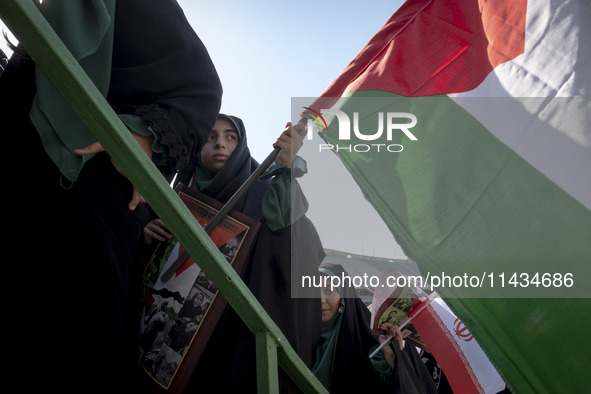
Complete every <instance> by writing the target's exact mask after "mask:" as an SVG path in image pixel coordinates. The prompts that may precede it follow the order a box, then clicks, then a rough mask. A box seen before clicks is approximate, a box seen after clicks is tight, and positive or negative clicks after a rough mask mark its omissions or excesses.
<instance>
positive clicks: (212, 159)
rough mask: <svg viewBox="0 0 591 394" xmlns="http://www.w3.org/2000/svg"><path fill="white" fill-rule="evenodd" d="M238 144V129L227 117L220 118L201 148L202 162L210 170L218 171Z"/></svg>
mask: <svg viewBox="0 0 591 394" xmlns="http://www.w3.org/2000/svg"><path fill="white" fill-rule="evenodd" d="M237 146H238V131H237V130H236V128H235V127H234V125H233V124H232V123H231V122H229V121H227V120H226V119H218V120H217V121H216V122H215V126H213V130H212V131H211V134H210V135H209V139H208V140H207V142H206V143H205V145H204V146H203V148H202V149H201V162H202V163H203V165H204V166H205V168H207V169H208V170H209V171H212V172H218V171H219V170H221V168H222V167H223V166H224V164H226V161H227V160H228V158H229V157H230V155H231V154H232V152H234V149H236V147H237Z"/></svg>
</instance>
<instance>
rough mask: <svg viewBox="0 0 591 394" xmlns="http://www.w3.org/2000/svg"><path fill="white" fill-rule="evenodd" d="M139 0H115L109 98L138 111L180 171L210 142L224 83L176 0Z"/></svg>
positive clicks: (116, 104)
mask: <svg viewBox="0 0 591 394" xmlns="http://www.w3.org/2000/svg"><path fill="white" fill-rule="evenodd" d="M139 2H142V3H143V2H144V1H143V0H125V1H117V2H116V11H115V39H114V43H113V63H112V72H111V84H110V87H109V94H108V100H109V103H110V104H111V105H112V106H113V107H114V108H115V110H116V112H119V113H128V114H135V115H138V116H140V117H141V118H142V119H143V120H144V122H145V123H146V124H147V125H148V126H150V127H151V128H152V130H153V131H154V132H155V133H156V135H157V138H158V141H159V143H160V144H161V146H162V147H163V149H165V150H166V153H167V154H168V156H169V165H170V167H171V170H172V171H175V170H180V169H182V168H183V167H184V166H185V165H187V164H188V163H189V160H190V159H191V158H192V157H195V156H196V154H197V153H198V152H199V151H200V150H201V147H202V146H203V144H204V143H205V141H207V138H208V137H209V133H210V132H211V129H212V128H213V125H214V123H215V117H216V115H217V113H218V112H219V109H220V105H221V96H222V86H221V83H220V80H219V77H218V74H217V72H216V70H215V67H214V64H213V62H212V60H211V58H210V57H209V54H208V52H207V49H206V48H205V46H204V45H203V43H202V42H201V40H200V39H199V37H198V36H197V35H196V33H195V32H194V30H193V28H192V27H191V25H190V24H189V22H188V21H187V19H186V17H185V15H184V13H183V11H182V9H181V8H180V6H179V5H178V4H177V3H176V1H170V0H151V1H150V3H151V5H152V6H150V7H145V6H138V5H137V3H139ZM129 18H133V19H134V20H137V21H141V22H140V23H130V21H129ZM154 26H158V27H159V28H158V29H154ZM165 175H166V174H165Z"/></svg>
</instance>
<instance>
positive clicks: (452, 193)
mask: <svg viewBox="0 0 591 394" xmlns="http://www.w3.org/2000/svg"><path fill="white" fill-rule="evenodd" d="M590 21H591V6H590V4H589V2H588V1H585V0H578V1H568V0H566V1H564V0H560V1H550V0H535V1H534V0H531V1H525V0H491V1H468V0H445V1H443V0H431V1H428V0H409V1H407V2H406V3H404V4H403V5H402V6H401V8H400V9H399V10H398V11H396V13H395V14H394V15H393V16H392V17H391V18H390V20H389V21H388V22H387V23H386V24H385V25H384V26H383V27H382V29H381V30H380V31H379V32H378V33H377V34H376V35H375V36H374V37H373V38H372V39H371V40H370V41H369V42H368V44H367V45H366V46H365V47H364V48H363V49H362V50H361V52H360V53H359V54H358V55H357V57H356V58H355V59H353V60H352V62H351V63H350V64H349V65H348V66H347V67H346V68H345V70H344V71H343V72H342V73H341V75H340V76H339V77H338V78H337V79H336V80H335V81H334V82H333V83H332V84H331V86H329V87H328V89H327V90H326V91H325V92H324V93H323V94H322V96H321V97H320V98H319V99H317V100H316V101H315V102H313V103H312V104H311V105H309V114H311V115H312V114H313V115H314V117H316V119H318V120H320V117H319V116H321V117H322V120H326V121H327V125H326V126H327V127H323V130H322V133H321V135H322V136H323V138H324V141H325V142H326V144H325V145H326V146H330V147H331V148H332V150H333V151H334V152H335V153H336V154H337V155H338V156H339V158H340V159H341V161H342V162H343V164H344V165H345V166H346V168H347V170H348V171H349V172H350V173H351V175H352V176H353V178H354V179H355V181H356V182H357V183H358V185H359V186H360V188H361V190H362V191H363V193H364V196H365V197H366V199H367V200H368V201H369V202H370V203H371V204H372V205H373V206H374V208H375V209H376V210H377V212H378V213H379V214H380V216H381V217H382V219H383V220H384V222H385V223H386V225H387V226H388V228H389V229H390V230H391V232H392V234H393V235H394V237H395V238H396V240H397V242H398V243H399V244H400V246H401V247H402V248H403V250H404V252H405V254H406V255H407V256H408V257H409V258H411V259H412V260H413V261H415V262H416V263H417V264H418V265H419V267H420V269H421V271H422V274H423V276H429V277H430V278H431V280H436V281H435V283H434V284H435V285H436V287H437V288H436V289H434V290H436V291H437V292H438V293H439V294H440V295H441V296H442V297H443V298H444V299H445V300H446V303H447V304H448V305H449V306H450V308H451V309H452V310H453V312H454V313H455V314H456V315H457V316H458V317H459V318H461V320H462V322H463V323H464V324H465V326H466V327H467V328H468V330H469V331H470V333H471V334H472V335H474V337H475V338H476V339H477V340H478V343H479V344H480V345H481V346H482V348H483V350H484V352H485V353H486V354H487V355H488V357H489V358H490V360H491V362H492V363H493V364H494V365H495V367H496V368H497V370H498V371H499V373H500V374H501V375H502V377H503V379H504V380H505V381H506V382H507V384H508V386H509V388H510V389H511V390H512V391H514V392H518V393H520V392H536V393H542V392H548V393H556V392H568V393H578V392H586V391H588V384H587V381H586V373H587V370H588V365H589V362H588V361H587V356H588V354H589V350H590V348H591V346H590V345H589V344H588V340H587V327H589V326H590V325H591V301H590V300H589V297H590V295H591V283H590V282H591V211H590V210H591V127H590V125H591V104H590V100H589V95H590V93H591V82H590V80H591V23H590ZM319 123H322V122H319ZM446 278H449V281H448V282H445V279H446Z"/></svg>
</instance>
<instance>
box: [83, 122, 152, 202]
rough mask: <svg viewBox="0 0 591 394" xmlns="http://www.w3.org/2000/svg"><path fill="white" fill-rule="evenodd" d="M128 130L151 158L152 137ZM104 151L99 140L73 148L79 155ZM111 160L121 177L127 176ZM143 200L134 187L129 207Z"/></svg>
mask: <svg viewBox="0 0 591 394" xmlns="http://www.w3.org/2000/svg"><path fill="white" fill-rule="evenodd" d="M130 132H131V135H133V137H134V138H135V139H136V141H137V142H138V143H139V144H140V147H141V148H142V149H143V151H144V152H146V154H147V155H148V157H149V158H150V159H151V158H152V145H153V144H154V137H151V136H143V135H140V134H137V133H135V132H133V131H132V130H130ZM104 151H105V148H103V146H102V145H101V143H100V142H95V143H93V144H90V145H88V146H85V147H84V148H82V149H74V153H75V154H77V155H79V156H83V155H91V154H94V153H99V152H104ZM111 162H112V163H113V166H114V167H115V169H116V170H117V172H118V173H119V174H121V175H122V176H123V177H125V178H127V177H126V176H125V174H124V173H123V171H121V169H120V168H119V166H118V165H117V164H116V163H115V162H114V161H113V160H111ZM145 202H146V200H144V198H143V197H142V195H141V194H140V193H139V192H138V190H137V189H136V188H135V187H134V188H133V194H132V196H131V201H130V202H129V209H130V210H132V211H134V210H135V209H136V208H137V206H138V204H139V203H145Z"/></svg>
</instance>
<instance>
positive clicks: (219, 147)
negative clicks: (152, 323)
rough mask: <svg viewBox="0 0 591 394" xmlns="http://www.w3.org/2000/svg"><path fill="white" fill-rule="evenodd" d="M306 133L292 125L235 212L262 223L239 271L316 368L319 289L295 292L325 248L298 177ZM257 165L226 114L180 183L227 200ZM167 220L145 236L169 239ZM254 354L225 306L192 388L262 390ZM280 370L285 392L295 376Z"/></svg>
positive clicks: (246, 333)
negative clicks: (258, 385) (258, 387)
mask: <svg viewBox="0 0 591 394" xmlns="http://www.w3.org/2000/svg"><path fill="white" fill-rule="evenodd" d="M303 138H304V135H303V134H299V133H298V132H296V131H295V127H292V126H291V125H290V124H288V125H287V127H286V129H285V130H284V132H283V133H282V134H281V136H280V137H279V139H278V140H277V141H276V142H275V144H274V146H276V147H279V148H281V151H280V153H279V155H278V157H277V159H276V162H275V163H274V164H273V165H272V166H271V167H270V168H269V170H268V171H267V172H266V173H265V174H264V175H263V176H262V178H263V179H259V180H257V181H256V182H255V183H254V185H253V186H252V187H251V188H250V189H249V191H248V193H247V194H246V196H245V197H244V198H243V199H242V200H241V201H239V202H238V203H237V205H236V206H235V209H237V210H238V211H240V212H242V213H243V214H245V215H247V216H249V217H251V218H253V219H256V220H259V221H260V222H261V227H260V230H259V233H258V234H257V237H256V240H255V242H254V243H253V247H252V249H251V252H250V255H249V257H248V259H247V261H246V263H245V264H244V267H243V272H242V273H241V276H242V278H243V280H244V282H245V283H246V284H247V286H248V287H249V289H250V290H251V291H252V293H253V294H254V295H255V297H256V298H257V299H258V301H259V302H260V303H261V304H262V306H263V307H264V308H265V310H266V311H267V313H268V314H269V315H270V317H271V318H272V319H273V320H274V321H275V323H276V324H277V325H278V326H279V328H280V329H281V330H282V331H283V333H284V334H285V336H286V337H287V339H288V340H289V342H290V344H291V346H292V347H293V348H294V349H295V351H296V352H297V353H298V355H299V356H300V357H301V358H302V360H303V361H304V362H305V363H306V364H307V365H308V366H309V367H310V366H311V362H312V357H313V356H312V355H313V351H314V348H315V344H316V340H317V338H318V336H319V333H320V318H319V316H318V313H317V311H318V308H319V307H320V301H319V298H318V294H316V296H315V297H314V295H310V294H306V296H307V297H298V296H302V294H295V293H294V292H292V281H296V282H295V283H301V280H298V279H297V278H300V277H301V275H315V274H317V272H318V266H319V264H320V262H321V261H322V259H323V258H324V250H323V248H322V245H321V243H320V239H319V237H318V234H317V232H316V229H315V228H314V226H313V225H312V223H311V222H310V220H309V219H308V218H307V217H306V216H305V212H306V209H307V202H306V199H305V197H304V195H303V194H302V192H301V190H300V189H299V186H298V184H297V182H296V181H295V179H293V178H295V177H297V176H301V175H303V173H305V163H304V162H303V160H302V159H301V158H299V157H295V154H296V153H297V151H298V149H299V147H300V146H301V144H302V143H303ZM294 157H295V158H294ZM258 166H259V164H258V163H257V162H256V161H255V160H254V159H253V158H252V157H251V155H250V151H249V149H248V144H247V136H246V129H245V127H244V124H243V122H242V120H241V119H239V118H237V117H235V116H228V115H224V114H220V115H219V117H218V120H217V122H216V125H215V127H214V128H213V131H212V133H211V135H210V139H209V141H208V143H206V144H205V145H204V147H203V149H202V151H201V152H200V154H199V155H198V156H197V157H196V158H195V162H194V167H193V168H190V167H187V168H186V169H185V171H183V172H182V173H180V174H179V176H178V181H179V182H181V183H183V184H190V185H192V187H193V188H195V189H196V190H199V191H200V192H201V193H204V194H206V195H208V196H210V197H213V198H214V199H216V200H218V201H220V202H221V203H225V202H226V201H227V200H228V199H229V198H230V197H232V196H233V195H234V193H235V192H236V190H238V188H239V187H240V186H241V185H242V184H243V183H244V182H245V181H246V179H247V178H248V177H249V176H250V174H251V173H252V172H253V171H254V170H255V169H256V168H257V167H258ZM162 225H163V224H162V223H161V222H160V223H157V222H156V221H153V222H151V223H150V225H149V226H147V227H146V233H147V235H148V237H147V239H150V238H155V239H160V240H162V239H165V238H159V237H161V236H162V235H164V236H165V237H167V236H168V235H167V234H166V232H165V231H164V228H162ZM163 231H164V232H163ZM158 234H160V235H158ZM255 357H256V356H255V343H254V336H253V335H252V333H251V332H250V330H249V329H248V328H247V327H246V326H245V325H244V323H242V321H241V319H240V318H239V317H238V315H237V314H236V313H235V312H234V311H233V310H232V308H231V307H230V306H228V307H226V310H225V311H224V313H223V315H222V317H221V318H220V320H219V322H218V325H217V327H216V330H215V331H214V333H213V334H212V337H211V338H210V340H209V342H208V344H207V347H206V348H205V350H204V352H203V354H202V356H201V358H200V360H199V363H198V364H197V367H196V368H195V371H194V373H193V376H192V378H191V380H190V382H189V385H188V387H187V389H186V392H193V391H195V392H197V391H198V390H202V391H201V392H223V393H230V392H241V393H244V392H253V393H254V392H256V368H255V366H256V358H255ZM280 374H281V375H280V376H281V377H282V378H281V382H280V383H281V385H282V391H283V392H286V391H287V390H292V389H293V388H294V385H293V384H292V383H291V382H290V380H289V378H287V377H286V376H284V375H283V373H282V372H281V373H280ZM220 376H221V378H220Z"/></svg>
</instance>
